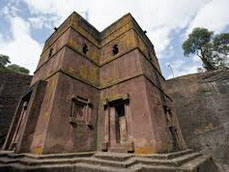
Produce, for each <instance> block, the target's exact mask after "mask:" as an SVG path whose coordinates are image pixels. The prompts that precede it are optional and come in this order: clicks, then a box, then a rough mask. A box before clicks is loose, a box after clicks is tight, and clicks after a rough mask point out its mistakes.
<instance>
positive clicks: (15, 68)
mask: <svg viewBox="0 0 229 172" xmlns="http://www.w3.org/2000/svg"><path fill="white" fill-rule="evenodd" d="M7 69H9V70H11V71H14V72H16V73H21V74H26V75H28V74H29V70H28V69H26V68H24V67H21V66H19V65H16V64H12V65H8V66H7Z"/></svg>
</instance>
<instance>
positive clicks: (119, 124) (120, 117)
mask: <svg viewBox="0 0 229 172" xmlns="http://www.w3.org/2000/svg"><path fill="white" fill-rule="evenodd" d="M114 108H115V117H116V120H115V121H116V141H117V143H125V141H126V140H127V131H126V129H127V126H126V116H125V107H124V103H119V104H116V105H115V106H114Z"/></svg>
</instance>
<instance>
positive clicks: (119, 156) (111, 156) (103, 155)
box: [94, 152, 134, 161]
mask: <svg viewBox="0 0 229 172" xmlns="http://www.w3.org/2000/svg"><path fill="white" fill-rule="evenodd" d="M133 156H134V154H126V153H108V152H99V153H96V154H94V157H96V158H99V159H105V160H113V161H125V160H127V159H129V158H131V157H133Z"/></svg>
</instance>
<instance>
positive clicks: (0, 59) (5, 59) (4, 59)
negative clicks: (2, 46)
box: [0, 54, 11, 68]
mask: <svg viewBox="0 0 229 172" xmlns="http://www.w3.org/2000/svg"><path fill="white" fill-rule="evenodd" d="M9 63H11V62H10V58H9V56H6V55H3V54H0V68H5V67H6V65H7V64H9Z"/></svg>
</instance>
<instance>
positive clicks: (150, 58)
mask: <svg viewBox="0 0 229 172" xmlns="http://www.w3.org/2000/svg"><path fill="white" fill-rule="evenodd" d="M148 56H149V60H150V61H151V60H152V57H151V54H150V52H148Z"/></svg>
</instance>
